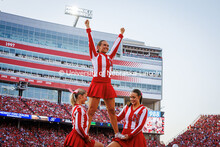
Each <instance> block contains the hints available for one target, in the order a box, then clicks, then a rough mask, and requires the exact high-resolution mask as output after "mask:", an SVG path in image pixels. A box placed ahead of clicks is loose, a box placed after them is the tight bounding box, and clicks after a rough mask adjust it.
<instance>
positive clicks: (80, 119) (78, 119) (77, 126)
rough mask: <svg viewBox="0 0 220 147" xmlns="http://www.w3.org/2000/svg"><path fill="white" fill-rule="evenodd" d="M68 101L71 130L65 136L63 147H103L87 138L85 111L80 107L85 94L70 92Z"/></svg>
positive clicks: (82, 91) (77, 91) (83, 101)
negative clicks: (69, 104) (69, 102)
mask: <svg viewBox="0 0 220 147" xmlns="http://www.w3.org/2000/svg"><path fill="white" fill-rule="evenodd" d="M69 91H70V92H71V95H70V101H71V104H72V106H73V109H72V125H73V130H72V131H71V132H70V133H69V135H67V136H66V139H65V141H64V147H104V146H103V144H101V143H100V142H97V141H95V140H93V139H91V138H90V137H89V136H88V133H87V130H88V123H89V121H88V115H87V112H86V110H85V109H84V108H83V107H82V106H81V104H85V101H86V100H87V93H86V91H85V90H84V89H81V88H79V89H77V90H75V91H72V90H71V89H69Z"/></svg>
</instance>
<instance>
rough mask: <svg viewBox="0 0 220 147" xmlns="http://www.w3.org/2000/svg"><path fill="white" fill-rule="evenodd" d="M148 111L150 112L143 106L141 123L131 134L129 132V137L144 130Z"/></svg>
mask: <svg viewBox="0 0 220 147" xmlns="http://www.w3.org/2000/svg"><path fill="white" fill-rule="evenodd" d="M147 112H148V111H147V109H146V108H143V111H142V114H141V116H140V119H139V123H138V125H137V127H136V128H135V129H134V130H133V131H132V132H131V133H130V134H128V136H129V138H132V137H133V136H135V135H137V134H138V133H139V132H141V131H142V129H143V127H144V124H145V122H146V120H147V114H148V113H147Z"/></svg>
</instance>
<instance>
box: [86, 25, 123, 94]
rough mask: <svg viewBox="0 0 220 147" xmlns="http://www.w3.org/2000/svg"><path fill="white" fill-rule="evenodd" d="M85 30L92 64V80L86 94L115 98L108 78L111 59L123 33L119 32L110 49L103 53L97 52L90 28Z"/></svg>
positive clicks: (110, 69)
mask: <svg viewBox="0 0 220 147" xmlns="http://www.w3.org/2000/svg"><path fill="white" fill-rule="evenodd" d="M86 31H87V33H88V38H89V53H90V58H91V61H92V65H93V80H92V83H91V85H90V87H89V90H88V96H89V97H96V98H115V97H116V96H117V95H116V93H115V91H114V89H113V87H112V85H111V78H110V77H111V71H112V66H113V65H112V60H113V58H114V56H115V55H116V53H117V51H118V48H119V45H120V43H121V40H122V38H123V35H122V34H119V35H118V37H117V39H116V41H115V42H114V44H113V46H112V49H111V51H110V52H109V53H107V54H104V53H97V51H96V48H95V45H94V42H93V39H92V35H91V29H86ZM97 83H98V84H97ZM100 83H102V84H100ZM109 84H110V85H109Z"/></svg>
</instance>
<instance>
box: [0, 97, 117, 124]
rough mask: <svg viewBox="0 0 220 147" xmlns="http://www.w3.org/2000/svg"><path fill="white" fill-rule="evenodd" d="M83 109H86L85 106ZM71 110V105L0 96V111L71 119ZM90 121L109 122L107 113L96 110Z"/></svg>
mask: <svg viewBox="0 0 220 147" xmlns="http://www.w3.org/2000/svg"><path fill="white" fill-rule="evenodd" d="M85 108H86V109H88V108H87V106H85ZM71 110H72V105H71V104H66V103H64V104H61V105H59V104H58V103H55V102H49V101H46V100H36V99H26V98H20V97H12V96H3V95H0V111H6V112H16V113H22V114H30V115H39V116H49V117H56V118H61V119H71ZM116 112H117V111H116ZM92 121H94V122H108V123H109V122H110V120H109V118H108V115H107V111H106V112H105V111H101V110H99V109H97V111H96V113H95V115H94V117H93V120H92Z"/></svg>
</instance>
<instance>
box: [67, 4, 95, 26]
mask: <svg viewBox="0 0 220 147" xmlns="http://www.w3.org/2000/svg"><path fill="white" fill-rule="evenodd" d="M65 14H68V15H73V16H76V20H75V23H74V24H73V27H76V24H77V22H78V20H79V17H84V18H88V19H92V10H87V9H83V8H78V7H76V6H66V8H65Z"/></svg>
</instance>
